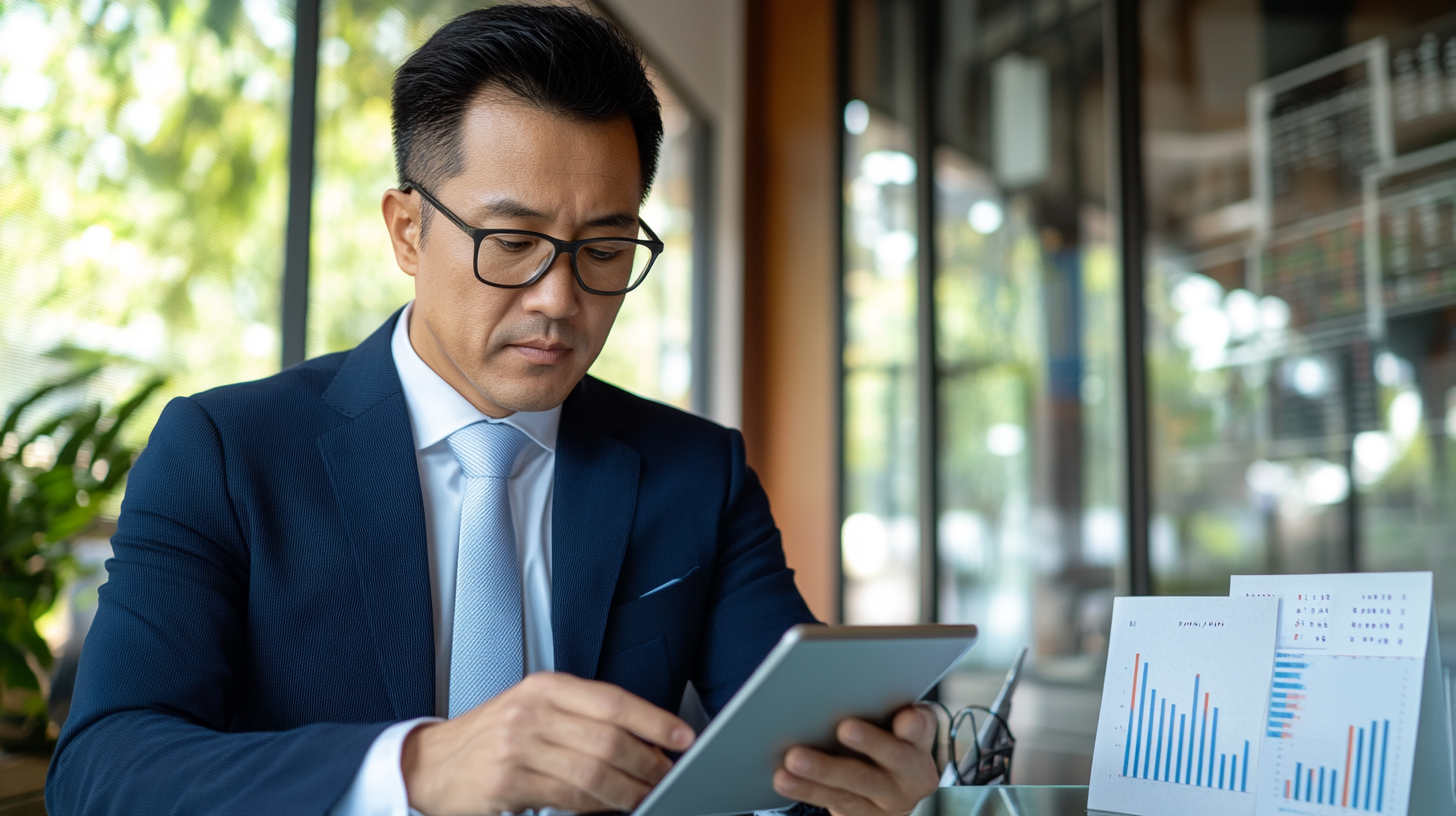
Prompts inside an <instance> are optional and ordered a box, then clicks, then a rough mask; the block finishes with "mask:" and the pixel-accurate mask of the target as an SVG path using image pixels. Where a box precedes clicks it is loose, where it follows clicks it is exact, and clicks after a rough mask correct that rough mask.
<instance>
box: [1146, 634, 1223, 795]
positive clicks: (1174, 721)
mask: <svg viewBox="0 0 1456 816" xmlns="http://www.w3.org/2000/svg"><path fill="white" fill-rule="evenodd" d="M1133 666H1134V669H1133V678H1132V701H1131V702H1130V704H1129V706H1128V713H1127V733H1129V734H1133V735H1134V737H1133V738H1132V739H1131V740H1128V741H1127V744H1126V745H1124V746H1123V754H1122V775H1123V776H1124V777H1132V778H1135V779H1149V780H1152V781H1154V782H1172V783H1173V784H1175V785H1195V786H1199V787H1209V788H1217V789H1218V790H1231V791H1232V790H1236V791H1239V792H1242V793H1247V792H1248V790H1249V740H1248V739H1244V740H1242V742H1240V741H1239V740H1232V741H1230V740H1228V739H1227V734H1228V732H1227V731H1225V732H1224V734H1225V742H1224V744H1225V745H1230V746H1232V747H1234V748H1235V750H1232V751H1228V752H1220V751H1219V742H1218V715H1219V712H1220V707H1219V706H1217V705H1214V704H1213V703H1212V692H1210V691H1207V690H1204V691H1202V694H1203V696H1202V697H1201V698H1200V697H1199V692H1200V686H1201V684H1202V681H1203V676H1202V675H1201V674H1195V675H1193V677H1192V678H1191V686H1192V688H1193V697H1192V700H1191V701H1190V702H1189V704H1188V705H1187V706H1184V708H1183V711H1182V713H1179V711H1178V704H1177V703H1176V702H1175V703H1173V704H1172V705H1171V706H1170V705H1169V703H1168V696H1167V695H1166V694H1164V695H1163V696H1162V697H1161V698H1160V697H1159V695H1158V689H1155V688H1151V686H1150V683H1149V675H1148V673H1149V671H1150V669H1151V668H1152V666H1151V664H1150V663H1148V662H1146V661H1144V660H1143V659H1142V654H1141V653H1139V654H1137V655H1136V656H1135V658H1134V661H1133ZM1139 672H1141V674H1142V676H1141V677H1139V676H1138V673H1139ZM1150 693H1151V695H1152V699H1151V703H1150V702H1149V694H1150ZM1178 699H1188V698H1186V697H1180V698H1178ZM1134 713H1135V714H1136V725H1135V726H1134V719H1133V717H1134ZM1144 722H1146V728H1144ZM1210 731H1211V736H1210ZM1145 733H1146V735H1147V736H1146V739H1144V734H1145ZM1155 743H1156V746H1157V747H1156V748H1154V744H1155ZM1239 745H1242V748H1239V747H1238V746H1239ZM1185 746H1186V751H1185ZM1175 757H1176V758H1175ZM1195 757H1197V759H1196V761H1195ZM1205 760H1207V766H1206V768H1207V772H1206V773H1205ZM1215 764H1216V767H1217V773H1216V774H1215V770H1214V769H1215Z"/></svg>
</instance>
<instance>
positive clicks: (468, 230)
mask: <svg viewBox="0 0 1456 816" xmlns="http://www.w3.org/2000/svg"><path fill="white" fill-rule="evenodd" d="M399 190H400V192H402V193H408V192H409V191H411V190H414V191H416V192H418V193H419V194H420V195H421V196H422V197H423V198H424V199H425V200H426V201H428V202H430V206H432V207H434V208H435V209H437V210H439V211H440V213H441V214H442V215H444V216H445V217H446V218H448V219H450V223H452V224H454V225H455V226H457V227H459V228H460V229H462V230H464V231H465V234H466V235H469V236H471V237H472V238H473V237H475V227H472V226H470V225H469V224H467V223H465V222H464V221H461V220H460V219H459V218H458V217H456V215H455V213H453V212H450V210H449V208H448V207H446V206H445V205H444V204H441V203H440V202H439V200H437V199H436V198H435V197H434V196H432V195H430V194H429V193H428V192H427V191H426V190H425V188H423V187H421V186H420V185H418V184H415V183H414V182H413V181H405V182H404V183H402V184H400V185H399Z"/></svg>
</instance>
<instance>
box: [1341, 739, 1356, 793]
mask: <svg viewBox="0 0 1456 816" xmlns="http://www.w3.org/2000/svg"><path fill="white" fill-rule="evenodd" d="M1354 747H1355V726H1353V725H1352V726H1350V736H1349V738H1347V739H1346V740H1345V790H1344V792H1343V793H1341V794H1340V807H1349V806H1350V751H1351V750H1353V749H1354Z"/></svg>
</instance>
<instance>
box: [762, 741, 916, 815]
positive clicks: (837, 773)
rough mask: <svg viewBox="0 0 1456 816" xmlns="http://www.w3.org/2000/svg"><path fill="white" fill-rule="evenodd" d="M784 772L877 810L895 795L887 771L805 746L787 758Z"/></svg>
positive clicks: (791, 750) (795, 749) (893, 785)
mask: <svg viewBox="0 0 1456 816" xmlns="http://www.w3.org/2000/svg"><path fill="white" fill-rule="evenodd" d="M783 770H787V771H788V772H789V773H790V774H792V775H793V776H795V777H798V778H799V779H802V780H805V781H808V782H814V783H816V784H818V785H821V786H823V787H824V788H826V789H834V790H841V791H845V792H847V793H853V794H855V795H857V796H859V797H862V798H864V799H865V800H867V801H869V802H872V803H875V804H876V805H877V806H878V805H885V804H889V803H890V801H891V800H892V799H893V798H894V797H895V794H896V790H895V784H894V780H893V779H891V778H890V775H889V774H888V773H886V772H885V769H884V768H879V767H876V766H874V765H871V764H870V763H868V762H865V761H864V760H862V759H858V758H856V757H837V756H830V755H829V754H826V753H824V752H822V751H816V750H814V749H813V748H806V747H804V746H802V745H795V746H794V747H793V748H790V749H789V750H788V752H787V753H785V754H784V767H783ZM816 804H817V803H816ZM825 807H827V805H826V806H825Z"/></svg>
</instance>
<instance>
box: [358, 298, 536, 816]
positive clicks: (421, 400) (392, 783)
mask: <svg viewBox="0 0 1456 816" xmlns="http://www.w3.org/2000/svg"><path fill="white" fill-rule="evenodd" d="M413 312H414V303H413V302H411V303H409V304H408V305H406V306H405V307H404V311H403V312H402V313H401V314H400V316H399V321H398V322H397V323H396V324H395V327H394V336H393V339H392V341H391V343H392V345H391V350H392V352H393V355H394V366H395V368H396V369H398V371H399V381H400V385H401V386H402V387H403V390H404V401H405V406H406V407H407V408H408V411H409V419H410V430H411V431H412V432H413V434H414V441H415V462H416V463H417V464H418V466H419V469H420V494H421V496H422V497H423V498H424V510H425V551H426V556H427V558H428V561H429V568H430V607H431V610H432V611H433V613H434V624H435V714H436V715H437V716H435V717H422V718H420V719H416V720H407V721H405V722H400V723H395V724H394V725H391V726H390V727H388V728H386V729H385V730H384V731H383V732H381V733H380V734H379V736H378V737H376V738H375V739H374V743H373V744H372V745H370V746H369V752H368V753H367V754H366V755H365V756H364V762H363V764H362V765H360V767H359V772H358V774H356V775H355V777H354V782H353V784H352V785H350V787H349V790H348V791H346V792H345V793H344V796H343V798H341V799H340V800H339V802H338V803H337V804H336V805H334V807H333V809H332V810H331V811H330V814H331V816H406V814H409V813H411V812H412V811H411V810H410V808H409V797H408V795H407V793H406V792H405V787H404V775H403V773H402V772H401V771H400V764H399V763H400V752H401V750H402V749H403V747H404V739H405V736H406V735H408V734H409V732H410V730H411V729H413V728H415V727H416V726H418V725H420V724H421V723H425V722H433V721H436V720H439V719H443V718H445V717H446V716H447V714H448V712H449V705H450V635H451V632H452V631H453V626H454V622H455V560H456V555H457V553H458V552H459V547H460V509H461V503H462V501H463V498H464V491H465V477H464V474H463V473H461V471H460V463H459V462H458V461H456V459H455V454H454V453H452V452H451V451H450V445H449V443H448V442H447V441H446V440H447V438H448V437H449V436H450V434H452V433H454V432H456V431H458V430H460V429H461V428H464V427H465V426H467V425H470V424H472V423H475V422H479V421H481V420H487V421H490V422H504V423H505V424H507V425H511V426H514V427H515V428H516V429H517V430H519V431H521V432H522V433H524V434H525V435H526V436H527V438H529V439H530V440H531V441H532V442H534V443H535V444H533V445H525V446H523V447H522V448H521V452H520V454H518V455H517V457H516V466H515V470H514V471H512V473H511V479H510V497H511V518H512V520H513V521H514V522H515V526H516V547H517V555H518V556H519V563H520V565H521V590H522V594H523V596H524V597H523V598H522V602H523V604H524V608H523V610H522V611H523V613H524V618H523V620H524V622H525V646H526V665H525V667H524V668H525V673H526V674H530V673H531V672H537V671H551V670H552V669H553V668H554V667H555V657H554V655H553V653H552V639H551V491H552V484H553V482H554V480H555V476H556V429H557V426H558V424H559V423H560V420H561V407H560V406H557V407H556V408H553V409H551V410H550V411H540V412H536V413H527V412H518V413H515V414H512V415H510V416H509V417H506V418H505V419H503V420H493V419H490V418H489V417H487V416H486V415H485V414H482V413H481V412H480V411H479V410H478V409H476V407H475V406H473V405H471V404H470V403H469V401H467V400H466V399H465V398H464V397H462V396H461V395H460V394H459V392H457V391H456V390H455V388H454V387H453V386H451V385H450V384H449V383H447V382H445V380H444V379H442V378H441V377H440V375H439V374H436V373H435V372H434V370H433V369H431V368H430V367H429V366H428V365H426V364H425V361H424V360H422V359H420V355H419V354H417V353H416V352H415V349H414V346H413V345H411V344H410V339H409V321H410V316H411V315H412V314H413Z"/></svg>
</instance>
